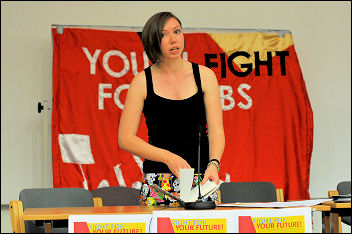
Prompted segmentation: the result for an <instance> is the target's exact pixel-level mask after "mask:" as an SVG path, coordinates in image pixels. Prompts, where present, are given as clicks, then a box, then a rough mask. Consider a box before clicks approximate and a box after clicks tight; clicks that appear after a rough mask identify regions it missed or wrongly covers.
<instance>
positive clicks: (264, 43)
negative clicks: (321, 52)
mask: <svg viewBox="0 0 352 234" xmlns="http://www.w3.org/2000/svg"><path fill="white" fill-rule="evenodd" d="M209 36H210V37H211V38H212V39H213V40H214V41H215V42H216V43H217V44H218V46H219V47H220V48H221V49H222V50H223V51H224V52H225V53H226V54H227V55H228V56H230V55H231V54H233V53H234V52H236V51H245V52H247V53H249V54H250V57H249V58H248V59H247V58H246V57H244V56H238V57H236V58H235V59H234V60H233V62H234V63H235V64H236V65H237V66H238V67H239V68H240V69H241V70H242V71H245V70H246V69H247V68H241V66H240V65H241V64H245V63H252V64H253V69H254V65H255V63H254V61H255V57H254V51H258V52H259V58H260V60H261V61H266V60H267V52H268V51H271V52H274V51H283V50H286V49H287V48H288V47H290V46H292V45H293V40H292V35H291V34H290V33H285V34H283V36H281V37H280V36H279V34H278V33H265V32H254V33H209ZM272 56H273V57H274V56H275V53H272Z"/></svg>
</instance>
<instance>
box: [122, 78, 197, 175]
mask: <svg viewBox="0 0 352 234" xmlns="http://www.w3.org/2000/svg"><path fill="white" fill-rule="evenodd" d="M146 96H147V88H146V78H145V74H144V72H141V73H139V74H138V75H137V76H136V77H135V78H134V79H133V80H132V82H131V84H130V87H129V89H128V92H127V96H126V101H125V107H124V109H123V111H122V115H121V119H120V124H119V130H118V143H119V147H120V148H121V149H123V150H126V151H128V152H130V153H132V154H134V155H136V156H139V157H141V158H144V159H148V160H152V161H156V162H162V163H165V164H166V165H167V166H168V167H169V169H170V171H171V172H172V173H173V174H175V175H176V176H177V177H178V178H179V172H178V170H179V169H181V168H190V166H189V164H188V163H187V162H186V161H185V160H184V159H183V158H182V157H180V156H178V155H176V154H174V153H171V152H170V151H168V150H165V149H161V148H158V147H155V146H152V145H151V144H149V143H147V142H145V141H144V140H142V139H141V138H139V137H138V136H137V131H138V127H139V121H140V118H141V114H142V111H143V106H144V100H145V98H146Z"/></svg>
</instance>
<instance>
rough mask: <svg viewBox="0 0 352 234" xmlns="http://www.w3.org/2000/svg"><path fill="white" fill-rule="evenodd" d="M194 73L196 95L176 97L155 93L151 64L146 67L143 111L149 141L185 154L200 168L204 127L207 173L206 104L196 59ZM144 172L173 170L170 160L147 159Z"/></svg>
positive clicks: (202, 167) (203, 162)
mask: <svg viewBox="0 0 352 234" xmlns="http://www.w3.org/2000/svg"><path fill="white" fill-rule="evenodd" d="M192 68H193V75H194V78H195V82H196V84H197V88H198V91H197V93H196V94H194V95H193V96H191V97H189V98H186V99H182V100H172V99H167V98H163V97H161V96H158V95H157V94H155V93H154V89H153V81H152V74H151V69H150V67H148V68H146V69H145V70H144V71H145V76H146V82H147V97H146V99H145V101H144V107H143V113H144V116H145V119H146V125H147V128H148V137H149V143H150V144H151V145H154V146H156V147H159V148H163V149H166V150H168V151H170V152H172V153H175V154H177V155H178V156H180V157H182V158H184V159H185V160H186V161H187V162H188V164H189V165H190V166H191V167H192V168H194V169H195V172H197V170H198V144H199V132H200V131H201V147H200V159H201V160H200V172H201V173H204V171H205V169H206V167H207V164H208V161H209V141H208V136H207V126H206V116H205V106H204V99H203V91H202V86H201V80H200V74H199V66H198V64H196V63H193V62H192ZM143 172H144V173H171V171H170V170H169V168H168V167H167V165H166V164H164V163H160V162H155V161H151V160H147V159H146V160H144V163H143Z"/></svg>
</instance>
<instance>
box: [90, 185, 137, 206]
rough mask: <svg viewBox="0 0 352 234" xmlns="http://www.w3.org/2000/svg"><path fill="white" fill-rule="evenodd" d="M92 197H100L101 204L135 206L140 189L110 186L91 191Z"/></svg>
mask: <svg viewBox="0 0 352 234" xmlns="http://www.w3.org/2000/svg"><path fill="white" fill-rule="evenodd" d="M91 193H92V195H93V197H101V198H102V200H103V206H137V205H138V203H139V194H140V190H139V189H136V188H130V187H121V186H111V187H104V188H98V189H94V190H92V191H91Z"/></svg>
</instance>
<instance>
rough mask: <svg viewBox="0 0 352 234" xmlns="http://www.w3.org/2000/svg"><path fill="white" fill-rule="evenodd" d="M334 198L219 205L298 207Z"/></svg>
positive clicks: (225, 204)
mask: <svg viewBox="0 0 352 234" xmlns="http://www.w3.org/2000/svg"><path fill="white" fill-rule="evenodd" d="M326 201H332V199H315V200H303V201H290V202H259V203H224V204H219V205H217V206H223V207H271V208H275V207H296V206H315V205H318V204H321V203H323V202H326Z"/></svg>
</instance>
